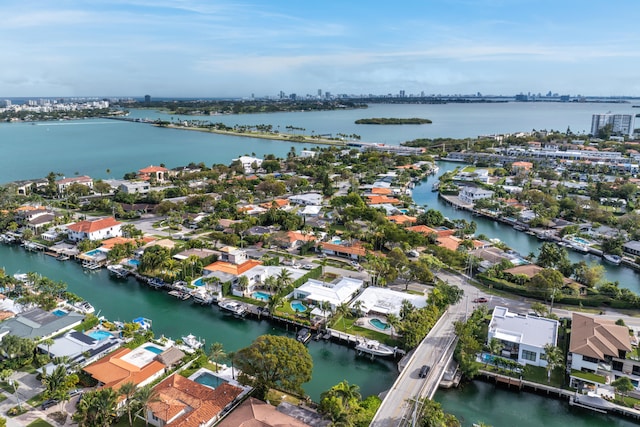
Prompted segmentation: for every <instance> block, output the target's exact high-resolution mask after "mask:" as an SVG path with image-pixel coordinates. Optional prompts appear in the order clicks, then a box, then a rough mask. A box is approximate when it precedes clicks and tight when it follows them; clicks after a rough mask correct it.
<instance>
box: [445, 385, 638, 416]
mask: <svg viewBox="0 0 640 427" xmlns="http://www.w3.org/2000/svg"><path fill="white" fill-rule="evenodd" d="M435 400H436V401H438V402H440V404H441V405H442V408H443V409H444V410H445V411H446V412H449V413H451V414H454V415H455V416H456V417H458V419H459V420H460V421H461V422H462V426H463V427H471V426H472V425H473V423H478V422H480V421H482V422H484V423H486V424H487V425H491V426H494V427H540V426H545V427H566V426H572V427H631V426H637V425H638V424H637V423H635V422H633V421H631V420H629V419H624V418H620V417H616V416H611V415H604V414H600V413H596V412H593V411H589V410H586V409H581V408H574V407H571V406H569V404H568V403H567V402H566V401H562V400H559V399H555V398H551V397H547V396H542V395H537V394H533V393H528V392H517V391H509V390H505V389H504V388H500V387H496V386H495V385H493V384H490V383H486V382H482V381H474V382H472V383H468V384H465V385H464V386H463V387H461V388H459V389H452V390H439V391H438V392H437V393H436V395H435Z"/></svg>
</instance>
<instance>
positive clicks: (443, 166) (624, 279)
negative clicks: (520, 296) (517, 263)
mask: <svg viewBox="0 0 640 427" xmlns="http://www.w3.org/2000/svg"><path fill="white" fill-rule="evenodd" d="M438 165H439V167H440V171H439V172H438V174H437V175H431V176H429V177H427V178H426V179H425V180H423V181H422V182H421V183H420V184H418V185H416V187H415V188H414V189H413V199H414V201H415V202H416V204H417V205H419V206H422V207H424V206H426V208H427V209H436V210H439V211H440V212H442V214H443V215H444V216H445V217H448V218H450V219H466V220H467V221H475V222H476V224H477V230H476V234H484V235H486V236H487V237H489V238H491V239H493V238H497V239H500V240H502V241H503V242H504V243H505V244H506V245H507V246H509V247H510V248H512V249H514V250H516V251H518V252H519V253H520V254H522V255H524V256H526V255H527V254H529V253H531V252H533V253H534V254H536V255H537V254H538V252H539V249H540V246H542V242H541V241H540V240H538V239H537V238H536V237H534V236H530V235H528V234H526V233H523V232H521V231H517V230H514V229H513V227H510V226H508V225H506V224H502V223H500V222H496V221H492V220H490V219H487V218H484V217H480V216H473V215H472V214H471V213H470V212H468V211H465V210H461V209H455V208H454V207H453V206H451V205H450V204H448V203H446V202H445V201H444V200H443V199H441V198H440V197H438V193H437V192H434V191H432V188H433V184H434V183H435V182H437V181H438V177H439V176H440V175H442V174H443V173H445V172H449V171H452V170H454V169H455V168H457V167H461V166H464V165H463V164H462V163H456V162H442V161H441V162H438ZM568 252H569V258H570V259H571V262H574V263H576V262H578V261H586V262H588V263H589V262H592V261H595V262H597V263H600V264H602V266H604V268H605V279H606V280H608V281H612V282H614V281H617V282H618V283H619V284H620V286H621V287H623V288H627V289H630V290H632V291H633V292H635V293H638V294H640V272H637V271H635V270H633V269H631V268H628V267H624V266H621V265H619V266H618V265H613V264H610V263H607V262H605V261H604V260H603V259H602V257H599V256H595V255H585V254H579V253H577V252H574V251H571V250H569V251H568Z"/></svg>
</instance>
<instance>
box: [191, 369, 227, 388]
mask: <svg viewBox="0 0 640 427" xmlns="http://www.w3.org/2000/svg"><path fill="white" fill-rule="evenodd" d="M193 380H194V381H195V382H197V383H198V384H202V385H206V386H207V387H211V388H216V387H219V386H220V385H221V384H224V383H226V382H227V381H225V380H223V379H222V378H220V377H216V376H215V375H212V374H210V373H208V372H203V373H201V374H200V375H198V376H197V377H195V378H194V379H193Z"/></svg>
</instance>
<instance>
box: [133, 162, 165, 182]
mask: <svg viewBox="0 0 640 427" xmlns="http://www.w3.org/2000/svg"><path fill="white" fill-rule="evenodd" d="M138 178H140V179H141V180H143V181H149V180H151V179H153V180H154V181H156V182H159V183H164V182H166V181H167V180H168V179H169V169H167V168H165V167H163V166H153V165H150V166H147V167H146V168H142V169H140V170H139V171H138Z"/></svg>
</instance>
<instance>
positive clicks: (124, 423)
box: [111, 414, 145, 427]
mask: <svg viewBox="0 0 640 427" xmlns="http://www.w3.org/2000/svg"><path fill="white" fill-rule="evenodd" d="M131 416H132V418H133V427H144V426H145V422H144V420H141V419H140V418H136V417H135V416H134V415H133V414H131ZM111 425H112V426H115V427H129V416H128V415H127V414H124V415H123V416H121V417H120V418H119V419H118V420H117V421H116V422H114V423H113V424H111Z"/></svg>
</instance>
